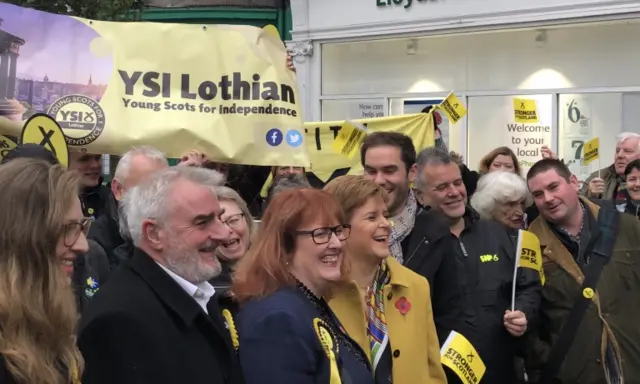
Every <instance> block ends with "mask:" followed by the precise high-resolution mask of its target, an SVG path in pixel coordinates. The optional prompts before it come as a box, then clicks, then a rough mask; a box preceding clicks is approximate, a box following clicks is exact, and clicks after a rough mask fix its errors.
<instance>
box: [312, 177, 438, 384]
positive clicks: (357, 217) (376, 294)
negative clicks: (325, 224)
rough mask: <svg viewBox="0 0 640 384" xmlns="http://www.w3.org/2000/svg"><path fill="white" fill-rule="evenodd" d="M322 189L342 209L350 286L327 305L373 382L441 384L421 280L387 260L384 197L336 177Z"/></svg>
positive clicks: (372, 187)
mask: <svg viewBox="0 0 640 384" xmlns="http://www.w3.org/2000/svg"><path fill="white" fill-rule="evenodd" d="M324 190H325V191H327V192H329V193H331V195H333V196H334V197H335V198H336V200H337V201H338V202H339V203H340V205H341V206H342V209H343V210H344V212H345V215H346V218H347V222H348V223H349V225H351V235H350V236H349V239H348V240H347V241H346V244H347V252H348V254H349V257H350V261H351V278H352V279H353V280H354V281H353V283H351V284H348V285H345V286H344V287H342V288H341V289H337V290H336V291H335V293H334V296H333V297H332V299H331V300H330V301H329V305H330V306H331V309H333V311H334V312H335V313H336V315H337V316H338V319H339V320H340V322H341V323H342V324H343V325H344V327H345V329H346V331H347V333H348V334H349V335H351V337H353V338H354V340H356V341H357V342H358V344H360V347H361V348H362V349H363V350H364V351H365V352H366V353H367V356H368V357H369V361H370V362H371V364H372V370H373V374H374V377H375V379H376V383H389V382H392V383H394V384H414V383H425V384H427V383H429V384H438V383H441V384H444V383H446V378H445V374H444V371H443V369H442V365H441V363H440V345H439V342H438V335H437V333H436V327H435V323H434V321H433V313H432V309H431V297H430V289H429V283H428V282H427V280H426V279H425V278H424V277H422V276H420V275H418V274H417V273H415V272H413V271H411V270H410V269H408V268H406V267H403V266H402V265H401V264H400V263H398V261H396V260H395V259H394V258H393V257H389V246H388V241H389V233H390V230H391V228H390V225H389V220H387V215H388V211H387V198H388V197H387V192H386V191H385V190H384V189H383V188H382V187H380V186H378V185H377V184H376V183H374V182H373V181H371V180H367V179H366V178H365V177H364V176H352V175H348V176H340V177H338V178H335V179H333V180H332V181H330V182H329V183H328V184H327V185H326V186H325V187H324Z"/></svg>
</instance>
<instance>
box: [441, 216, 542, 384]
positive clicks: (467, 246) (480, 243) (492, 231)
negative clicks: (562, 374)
mask: <svg viewBox="0 0 640 384" xmlns="http://www.w3.org/2000/svg"><path fill="white" fill-rule="evenodd" d="M464 220H465V229H464V230H463V231H462V233H461V234H460V237H459V238H456V237H455V236H454V235H451V236H452V237H453V238H454V239H455V240H456V241H455V246H454V247H453V249H451V250H450V252H451V256H454V257H455V259H456V262H457V266H458V281H457V284H458V286H459V287H460V289H462V293H463V295H464V311H463V313H462V316H461V317H460V319H459V320H458V321H457V322H456V324H455V327H456V328H455V330H456V331H457V332H459V333H461V334H462V335H464V336H465V337H466V338H467V339H468V340H469V341H470V342H471V344H472V345H473V346H474V347H475V348H476V350H477V351H478V354H479V355H480V357H481V358H482V361H483V362H484V363H485V365H486V368H487V371H486V373H485V375H484V377H483V379H482V381H481V383H485V384H493V383H515V382H516V376H515V369H514V359H515V356H516V352H517V350H518V349H519V347H520V344H521V343H524V341H523V340H522V339H521V338H516V337H513V336H511V335H510V334H509V333H508V332H507V330H506V329H505V327H504V320H503V318H504V314H505V311H506V310H507V309H511V287H512V283H513V271H514V267H515V256H516V255H515V254H516V246H517V244H516V243H517V231H514V230H511V229H508V228H506V227H504V226H503V225H501V224H500V223H498V222H495V221H491V220H484V219H480V218H479V216H478V214H477V213H476V212H475V211H473V210H472V209H471V208H467V212H466V213H465V217H464ZM541 289H542V287H541V285H540V279H539V276H538V273H537V272H536V271H534V270H532V269H528V268H520V269H518V274H517V285H516V300H515V307H516V310H520V311H522V312H524V313H525V315H526V317H527V320H528V323H529V325H528V328H530V329H533V328H534V327H535V324H536V322H537V316H538V310H539V307H540V300H541V297H540V295H541ZM447 378H448V379H449V383H458V382H459V380H458V379H457V378H454V376H453V375H452V374H451V371H449V370H447Z"/></svg>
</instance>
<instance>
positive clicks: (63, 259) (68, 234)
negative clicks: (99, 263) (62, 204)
mask: <svg viewBox="0 0 640 384" xmlns="http://www.w3.org/2000/svg"><path fill="white" fill-rule="evenodd" d="M70 198H71V201H72V203H71V207H70V209H69V211H68V212H67V214H66V215H65V217H64V222H63V225H64V230H63V234H62V236H61V237H60V239H58V243H57V244H56V257H57V259H58V260H59V261H60V266H61V268H62V270H63V271H64V272H65V273H66V274H67V276H69V277H71V275H73V271H74V268H73V264H74V262H75V260H76V258H77V257H78V255H80V254H82V253H86V252H88V251H89V244H88V242H87V237H86V235H87V232H88V231H89V224H90V223H91V220H90V219H86V218H84V216H83V215H82V206H81V205H80V199H79V198H78V197H77V196H71V197H70Z"/></svg>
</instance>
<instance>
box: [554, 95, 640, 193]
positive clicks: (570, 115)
mask: <svg viewBox="0 0 640 384" xmlns="http://www.w3.org/2000/svg"><path fill="white" fill-rule="evenodd" d="M638 119H640V93H586V94H562V95H560V97H559V101H558V123H559V130H558V133H559V137H558V156H559V157H560V158H561V159H563V160H564V162H565V163H566V164H567V165H568V166H569V169H571V171H572V172H573V173H574V174H575V175H576V176H577V177H578V179H579V180H580V181H583V180H585V179H586V178H587V177H588V176H589V175H590V174H591V173H593V172H595V171H597V170H598V169H600V168H605V167H607V166H609V165H611V164H612V163H613V159H614V156H615V147H616V138H617V136H618V134H619V133H621V132H637V133H640V127H638V124H637V122H638V121H639V120H638ZM595 137H597V138H598V139H599V142H600V147H599V151H600V156H599V159H598V160H596V161H593V162H592V163H591V164H589V165H584V161H583V151H582V146H583V145H584V143H585V142H587V141H589V140H591V139H593V138H595Z"/></svg>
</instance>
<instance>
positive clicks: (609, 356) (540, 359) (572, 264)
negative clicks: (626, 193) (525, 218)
mask: <svg viewBox="0 0 640 384" xmlns="http://www.w3.org/2000/svg"><path fill="white" fill-rule="evenodd" d="M527 184H528V187H529V190H530V191H531V193H532V195H533V197H534V200H535V203H536V205H537V206H538V209H539V210H540V217H538V219H536V220H535V221H534V222H533V223H531V226H530V227H529V230H530V231H531V232H533V233H534V234H535V235H536V236H538V238H539V239H540V247H541V249H542V262H543V266H544V275H545V276H546V284H545V286H544V290H543V300H542V305H541V309H540V319H541V321H540V323H539V325H538V327H536V328H535V329H533V330H532V331H533V332H532V334H531V339H530V340H529V343H528V349H529V353H528V358H527V365H528V369H527V371H528V372H530V375H531V376H530V377H531V378H532V379H534V382H539V383H540V384H542V383H545V384H546V383H549V382H562V383H563V384H601V383H623V382H624V383H635V382H638V377H640V353H639V350H638V345H640V327H638V324H637V319H638V317H639V315H640V307H639V306H638V297H640V279H638V276H640V235H639V234H640V222H638V220H636V218H635V217H633V216H631V215H626V214H621V213H619V212H617V211H616V210H615V207H614V206H613V204H612V202H611V201H607V202H601V203H600V205H597V204H594V203H593V202H592V201H590V200H588V199H586V198H584V197H579V196H578V195H577V193H576V191H577V189H578V180H577V178H576V176H575V175H573V174H571V171H570V170H569V169H568V168H567V166H566V165H565V164H564V163H562V162H561V161H559V160H556V159H544V160H540V161H538V162H537V163H536V164H534V165H533V167H531V169H530V170H529V172H528V174H527Z"/></svg>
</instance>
